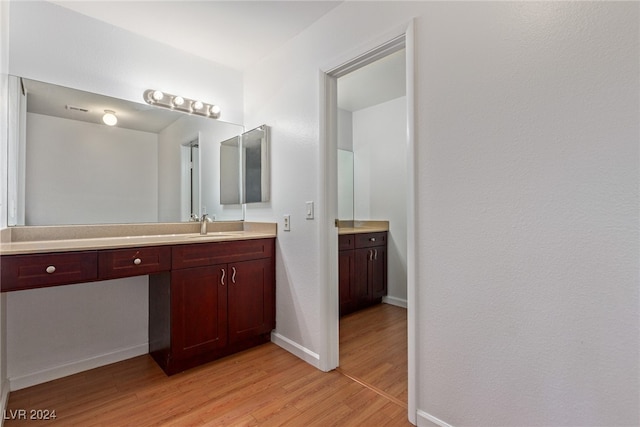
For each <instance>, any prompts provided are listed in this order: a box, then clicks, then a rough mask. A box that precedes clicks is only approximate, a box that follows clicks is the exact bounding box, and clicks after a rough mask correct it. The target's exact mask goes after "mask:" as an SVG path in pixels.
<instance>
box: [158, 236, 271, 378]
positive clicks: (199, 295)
mask: <svg viewBox="0 0 640 427" xmlns="http://www.w3.org/2000/svg"><path fill="white" fill-rule="evenodd" d="M274 253H275V239H257V240H250V241H237V242H217V243H202V244H196V245H189V247H186V246H175V247H174V248H173V253H172V264H173V269H172V270H171V273H170V274H169V275H164V274H158V275H154V276H150V282H149V352H150V353H151V355H152V356H153V358H154V359H155V360H156V362H157V363H158V364H159V365H160V366H161V367H162V369H163V370H164V371H165V372H166V373H167V374H168V375H172V374H175V373H177V372H181V371H184V370H185V369H189V368H191V367H194V366H197V365H199V364H202V363H206V362H209V361H212V360H215V359H217V358H220V357H223V356H226V355H229V354H231V353H234V352H237V351H240V350H244V349H246V348H249V347H252V346H254V345H257V344H261V343H264V342H268V341H269V340H270V333H271V330H273V329H274V328H275V258H274ZM184 266H186V267H184ZM180 267H184V268H180Z"/></svg>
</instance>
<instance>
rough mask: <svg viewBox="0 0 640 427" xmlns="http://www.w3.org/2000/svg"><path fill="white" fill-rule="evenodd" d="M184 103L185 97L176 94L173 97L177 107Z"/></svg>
mask: <svg viewBox="0 0 640 427" xmlns="http://www.w3.org/2000/svg"><path fill="white" fill-rule="evenodd" d="M182 104H184V98H183V97H181V96H176V97H175V98H173V105H175V106H176V107H179V106H181V105H182Z"/></svg>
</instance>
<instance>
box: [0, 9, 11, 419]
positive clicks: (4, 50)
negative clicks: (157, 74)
mask: <svg viewBox="0 0 640 427" xmlns="http://www.w3.org/2000/svg"><path fill="white" fill-rule="evenodd" d="M9 5H10V2H8V1H0V100H1V102H0V129H7V127H8V123H9V119H8V104H7V98H8V96H7V94H8V92H9V88H8V85H9V76H8V74H9ZM7 148H8V140H7V132H3V133H2V134H0V173H1V174H2V176H3V177H4V176H6V172H7ZM6 212H7V180H6V179H3V180H2V187H0V231H2V230H5V229H6V228H7V215H6ZM6 235H7V233H6V232H2V236H3V237H5V236H6ZM6 319H7V298H6V295H4V294H0V408H2V409H3V410H4V409H5V408H6V407H7V403H8V402H9V384H8V381H7V321H6ZM3 414H4V411H3ZM2 418H3V419H0V425H3V424H4V417H2Z"/></svg>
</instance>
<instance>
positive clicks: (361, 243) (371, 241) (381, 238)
mask: <svg viewBox="0 0 640 427" xmlns="http://www.w3.org/2000/svg"><path fill="white" fill-rule="evenodd" d="M355 236H356V248H370V247H372V246H384V245H386V244H387V233H386V232H381V233H365V234H356V235H355Z"/></svg>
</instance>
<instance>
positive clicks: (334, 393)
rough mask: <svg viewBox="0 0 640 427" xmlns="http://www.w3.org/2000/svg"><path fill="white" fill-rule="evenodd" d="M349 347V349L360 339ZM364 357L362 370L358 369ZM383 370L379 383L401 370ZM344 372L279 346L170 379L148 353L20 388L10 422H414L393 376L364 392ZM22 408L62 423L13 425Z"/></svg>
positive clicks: (7, 421) (8, 416)
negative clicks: (384, 375)
mask: <svg viewBox="0 0 640 427" xmlns="http://www.w3.org/2000/svg"><path fill="white" fill-rule="evenodd" d="M383 316H386V317H388V318H389V319H393V316H391V315H389V314H384V315H383ZM356 318H357V316H353V319H354V320H355V319H356ZM354 323H356V324H357V323H358V322H354ZM365 323H366V322H365ZM358 329H359V332H358V333H359V334H360V335H363V334H362V333H361V330H362V328H361V327H359V328H358ZM347 331H348V330H347ZM345 332H346V331H345ZM404 335H406V326H405V334H404ZM347 336H348V335H347ZM341 345H342V344H341ZM345 345H346V346H347V349H348V348H349V347H350V346H352V342H351V341H349V343H348V344H345ZM369 348H370V350H369V351H371V347H369ZM388 348H389V347H386V349H385V352H386V350H387V349H388ZM357 353H358V352H357V351H356V350H354V349H351V350H348V352H347V353H345V354H344V355H342V356H341V361H342V362H341V364H342V365H343V366H342V368H341V369H342V370H350V369H349V368H348V365H350V363H348V361H349V358H350V355H351V354H353V355H357ZM404 359H406V351H405V356H404ZM357 360H363V359H362V357H361V356H358V359H357ZM357 360H356V359H354V364H358V365H359V363H360V362H358V361H357ZM385 363H386V362H383V364H385ZM375 370H376V374H374V375H373V377H375V378H373V380H375V379H379V378H380V377H382V375H380V372H382V371H384V372H388V371H394V368H389V367H388V366H384V367H382V368H377V369H375ZM356 372H357V375H362V374H361V373H360V372H359V371H356ZM345 373H346V375H344V374H342V373H340V372H339V371H332V372H328V373H325V372H321V371H319V370H317V369H315V368H313V367H312V366H310V365H308V364H307V363H305V362H303V361H301V360H300V359H298V358H296V357H295V356H293V355H291V354H289V353H288V352H286V351H284V350H282V349H281V348H279V347H278V346H276V345H274V344H271V343H268V344H264V345H262V346H259V347H256V348H253V349H250V350H247V351H244V352H241V353H238V354H235V355H232V356H229V357H226V358H224V359H221V360H218V361H215V362H212V363H208V364H206V365H203V366H200V367H198V368H194V369H191V370H189V371H187V372H183V373H181V374H177V375H174V376H172V377H167V376H165V374H164V373H163V372H162V370H161V369H160V368H159V367H158V366H157V365H156V364H155V362H154V361H153V360H152V359H151V357H149V356H148V355H145V356H140V357H136V358H133V359H129V360H125V361H123V362H118V363H115V364H112V365H108V366H104V367H100V368H97V369H93V370H90V371H86V372H82V373H79V374H76V375H72V376H69V377H66V378H61V379H59V380H55V381H51V382H48V383H45V384H40V385H37V386H34V387H30V388H27V389H23V390H18V391H15V392H12V393H11V395H10V398H9V404H8V408H7V411H6V413H5V414H4V418H5V423H4V425H5V426H7V427H15V426H40V425H46V426H87V427H89V426H137V427H138V426H140V427H142V426H222V425H228V426H310V425H312V426H313V425H317V426H382V425H384V426H410V425H411V424H410V423H409V422H408V421H407V410H406V407H403V405H401V404H399V402H398V401H396V400H397V399H400V398H402V395H403V393H401V392H398V391H397V390H396V389H397V388H401V387H402V386H388V385H387V381H389V380H385V381H383V382H380V383H377V384H376V382H375V381H374V383H372V384H374V385H369V386H365V385H363V383H362V382H361V381H359V378H358V381H354V380H353V379H351V378H350V377H349V376H348V375H351V374H349V373H348V372H345ZM353 375H356V374H353ZM362 376H363V377H366V378H369V377H368V376H367V375H362ZM405 384H406V374H405ZM377 389H379V390H377ZM384 393H389V395H390V396H392V397H391V398H388V397H385V395H384ZM404 394H405V395H406V385H405V392H404ZM396 396H399V397H396ZM405 402H406V399H405ZM400 403H402V402H400ZM20 409H24V410H26V415H27V418H29V415H31V412H30V411H31V410H55V411H56V412H55V413H56V419H55V420H49V421H46V420H40V421H38V420H29V419H26V420H25V419H11V418H12V415H13V417H15V416H16V415H17V414H20V413H19V412H16V411H18V410H20Z"/></svg>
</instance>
